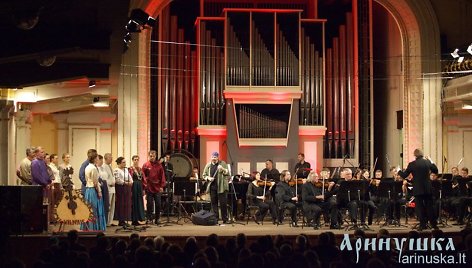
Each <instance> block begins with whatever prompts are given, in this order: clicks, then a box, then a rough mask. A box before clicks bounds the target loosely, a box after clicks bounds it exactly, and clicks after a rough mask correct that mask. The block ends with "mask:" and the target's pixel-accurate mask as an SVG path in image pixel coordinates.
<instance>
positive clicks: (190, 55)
mask: <svg viewBox="0 0 472 268" xmlns="http://www.w3.org/2000/svg"><path fill="white" fill-rule="evenodd" d="M160 18H161V20H160V22H161V23H160V27H162V28H161V29H166V30H159V31H158V33H157V34H156V37H155V38H156V39H158V40H166V41H168V42H159V43H157V42H156V43H152V44H151V46H157V49H155V50H156V51H158V53H156V54H153V57H156V60H151V62H158V64H157V66H156V67H158V68H159V70H158V71H157V74H158V76H157V78H152V79H156V81H157V85H158V90H159V92H160V93H159V94H160V96H162V97H161V101H160V104H159V105H158V112H157V113H158V115H159V117H160V118H159V119H158V120H160V121H161V129H160V131H161V135H162V136H161V141H160V142H161V144H162V152H165V151H169V150H171V151H172V150H176V149H178V150H181V149H182V148H183V149H187V150H190V151H191V152H192V153H195V152H194V151H193V150H194V149H195V148H194V146H193V145H192V146H190V145H191V144H193V141H192V143H190V139H191V136H192V133H193V136H194V135H195V134H194V128H195V127H196V126H197V124H198V122H196V120H197V119H198V117H196V116H195V115H194V109H195V107H198V103H195V100H196V99H197V98H195V97H196V96H195V93H196V92H195V90H196V88H195V87H194V83H193V81H194V80H193V78H192V70H193V69H194V62H195V61H194V60H195V53H196V52H195V51H192V46H190V45H189V44H188V43H187V40H185V32H184V30H183V29H180V28H179V26H178V23H177V22H178V21H177V17H175V16H170V11H169V9H165V10H163V12H162V15H161V17H160ZM153 67H154V65H153ZM162 152H160V153H162Z"/></svg>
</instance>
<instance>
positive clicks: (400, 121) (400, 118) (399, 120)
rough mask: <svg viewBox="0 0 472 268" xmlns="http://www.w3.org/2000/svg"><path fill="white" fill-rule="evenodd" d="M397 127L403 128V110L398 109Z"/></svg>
mask: <svg viewBox="0 0 472 268" xmlns="http://www.w3.org/2000/svg"><path fill="white" fill-rule="evenodd" d="M397 129H403V110H399V111H397Z"/></svg>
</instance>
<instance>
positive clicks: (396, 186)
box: [378, 179, 408, 227]
mask: <svg viewBox="0 0 472 268" xmlns="http://www.w3.org/2000/svg"><path fill="white" fill-rule="evenodd" d="M402 186H403V181H394V180H393V179H383V180H381V181H380V184H379V190H378V194H379V197H380V198H382V199H384V200H385V199H386V200H387V210H388V208H390V209H391V210H392V214H393V219H392V225H393V226H396V227H408V226H406V225H402V224H401V223H400V219H397V218H396V216H395V215H396V214H397V213H396V212H397V211H396V210H397V206H396V203H397V202H398V201H399V198H398V195H399V193H402V192H403V191H402ZM391 206H393V208H391ZM388 225H390V224H389V222H388V220H387V218H386V219H385V222H384V224H383V225H382V227H385V226H388Z"/></svg>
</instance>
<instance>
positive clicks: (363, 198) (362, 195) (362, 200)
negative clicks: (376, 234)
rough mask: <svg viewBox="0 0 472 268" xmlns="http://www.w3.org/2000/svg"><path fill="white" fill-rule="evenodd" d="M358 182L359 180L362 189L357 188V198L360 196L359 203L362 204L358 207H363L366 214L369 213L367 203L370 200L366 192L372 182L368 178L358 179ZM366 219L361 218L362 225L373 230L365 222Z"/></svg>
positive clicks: (363, 227)
mask: <svg viewBox="0 0 472 268" xmlns="http://www.w3.org/2000/svg"><path fill="white" fill-rule="evenodd" d="M356 182H358V183H359V184H360V189H358V190H357V198H358V200H359V203H360V204H361V206H358V208H359V209H362V215H364V216H365V213H367V212H366V211H365V210H366V205H367V202H368V201H369V200H367V199H366V194H368V193H369V184H370V182H369V181H367V180H361V181H356ZM369 212H370V211H369ZM359 216H360V214H359ZM364 219H365V218H364ZM364 219H361V225H360V227H361V228H362V229H364V230H368V231H372V229H371V228H370V227H369V226H368V225H367V224H365V222H364ZM362 222H363V223H362Z"/></svg>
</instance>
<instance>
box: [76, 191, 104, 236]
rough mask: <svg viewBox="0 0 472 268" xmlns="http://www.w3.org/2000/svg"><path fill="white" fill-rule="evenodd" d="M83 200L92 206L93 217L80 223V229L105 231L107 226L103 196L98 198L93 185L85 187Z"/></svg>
mask: <svg viewBox="0 0 472 268" xmlns="http://www.w3.org/2000/svg"><path fill="white" fill-rule="evenodd" d="M84 198H85V201H86V202H87V203H88V204H89V205H90V206H91V207H92V213H93V219H92V220H91V221H89V222H85V223H82V224H80V230H84V231H105V230H106V227H107V223H106V220H105V219H106V218H105V217H106V215H105V209H104V207H103V198H100V199H99V198H98V195H97V190H95V188H94V187H87V188H86V189H85V194H84Z"/></svg>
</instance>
